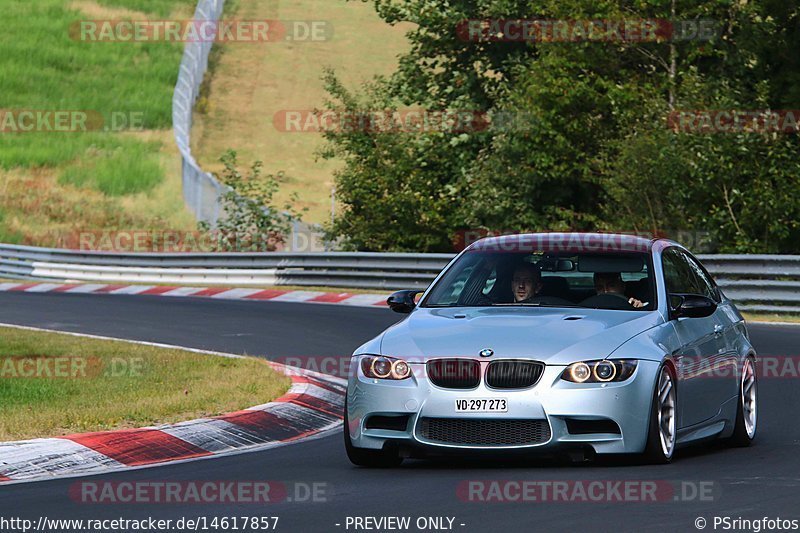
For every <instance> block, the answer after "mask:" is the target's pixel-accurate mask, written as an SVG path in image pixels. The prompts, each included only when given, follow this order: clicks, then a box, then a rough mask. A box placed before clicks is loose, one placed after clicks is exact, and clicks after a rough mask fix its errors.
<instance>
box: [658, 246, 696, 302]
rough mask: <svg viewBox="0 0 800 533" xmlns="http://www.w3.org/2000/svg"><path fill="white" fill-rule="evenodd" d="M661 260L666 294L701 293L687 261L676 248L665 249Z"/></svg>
mask: <svg viewBox="0 0 800 533" xmlns="http://www.w3.org/2000/svg"><path fill="white" fill-rule="evenodd" d="M661 262H662V265H663V267H664V282H665V283H666V285H667V293H668V294H675V293H692V294H703V293H702V292H700V291H701V289H700V284H699V280H698V279H697V276H695V275H694V273H693V272H692V270H691V268H690V267H689V263H688V262H687V261H686V259H685V258H684V257H683V254H682V253H680V251H679V250H678V249H677V248H669V249H667V250H665V251H664V253H663V254H661Z"/></svg>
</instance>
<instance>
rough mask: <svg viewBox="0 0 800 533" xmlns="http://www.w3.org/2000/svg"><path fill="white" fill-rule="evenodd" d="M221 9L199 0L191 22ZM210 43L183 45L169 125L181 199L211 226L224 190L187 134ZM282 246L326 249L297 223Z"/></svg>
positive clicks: (317, 235)
mask: <svg viewBox="0 0 800 533" xmlns="http://www.w3.org/2000/svg"><path fill="white" fill-rule="evenodd" d="M224 7H225V0H199V2H198V3H197V9H196V10H195V14H194V20H202V21H219V20H220V17H221V16H222V12H223V9H224ZM215 27H216V26H215ZM213 44H214V39H202V40H199V41H196V42H188V43H186V47H185V48H184V51H183V59H182V60H181V67H180V72H179V74H178V83H177V84H176V85H175V93H174V94H173V97H172V124H173V128H174V130H175V142H176V143H177V145H178V150H180V153H181V179H182V183H183V199H184V201H185V202H186V205H187V206H188V207H189V209H190V210H191V211H192V213H193V214H194V216H195V217H196V218H197V220H199V221H202V222H206V223H208V224H209V225H210V226H211V227H214V226H216V224H217V221H218V220H219V219H220V217H222V216H224V212H223V211H224V210H223V208H222V197H223V195H224V194H225V193H226V192H227V191H228V187H227V186H225V185H223V184H221V183H220V182H219V181H217V179H216V178H215V177H214V176H213V175H212V174H210V173H208V172H205V171H204V170H203V169H202V168H200V165H198V163H197V160H196V159H195V158H194V156H193V155H192V148H191V132H192V111H193V109H194V104H195V102H196V101H197V97H198V96H199V95H200V88H201V87H202V85H203V78H204V77H205V74H206V71H207V70H208V56H209V54H210V53H211V47H212V46H213ZM286 245H287V250H289V251H298V252H319V251H324V250H327V249H328V246H329V245H328V244H326V243H324V242H323V239H322V233H321V232H320V231H319V229H318V228H316V227H314V226H311V225H309V224H305V223H303V222H299V221H297V222H294V223H293V224H292V234H291V235H289V236H288V239H286Z"/></svg>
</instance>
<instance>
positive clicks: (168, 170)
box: [0, 0, 196, 246]
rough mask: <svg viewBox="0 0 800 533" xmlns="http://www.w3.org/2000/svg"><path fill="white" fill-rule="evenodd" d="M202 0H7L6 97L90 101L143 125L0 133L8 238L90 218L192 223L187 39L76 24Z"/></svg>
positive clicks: (163, 13)
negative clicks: (185, 190)
mask: <svg viewBox="0 0 800 533" xmlns="http://www.w3.org/2000/svg"><path fill="white" fill-rule="evenodd" d="M195 4H196V2H195V0H6V1H5V2H3V15H4V17H5V23H6V24H5V31H4V34H3V54H2V55H0V72H2V75H1V76H0V109H3V110H18V111H19V110H40V111H54V110H69V111H86V112H90V113H91V115H90V116H92V117H96V116H98V115H99V116H101V117H103V119H104V120H105V121H106V122H105V124H106V125H107V124H109V123H110V120H111V117H113V116H115V114H124V115H125V116H131V114H134V113H135V114H136V115H135V116H136V117H137V118H140V119H141V121H142V124H141V130H142V131H139V132H114V131H104V130H103V128H100V129H99V131H90V132H59V133H56V132H53V133H48V132H36V133H15V134H11V133H0V209H3V210H4V212H5V216H4V217H3V218H2V220H0V241H6V242H9V241H11V242H22V243H24V244H33V245H43V246H52V245H56V244H57V243H58V241H59V240H60V239H61V240H63V238H64V237H63V235H64V234H71V233H75V232H77V231H82V230H104V229H109V230H114V229H123V230H124V229H133V228H136V229H142V228H152V229H158V228H163V229H191V228H192V227H194V224H195V223H194V220H193V218H192V216H191V215H190V213H189V212H188V211H187V210H186V208H185V206H184V205H183V201H182V198H181V191H180V159H179V155H178V153H177V150H176V149H175V146H174V140H173V138H172V134H171V127H172V93H173V89H174V86H175V83H176V80H177V76H178V68H179V65H180V59H181V55H182V51H183V44H182V43H168V42H144V43H114V42H98V43H91V42H82V41H79V40H76V38H75V35H76V33H75V31H74V30H75V28H76V26H75V24H76V23H78V22H79V21H81V20H96V19H105V18H108V19H118V18H130V19H134V20H142V19H147V18H149V19H156V20H164V19H167V18H174V19H188V18H191V15H192V13H193V12H194V6H195ZM71 30H72V32H71ZM116 116H119V115H116ZM90 122H91V119H90ZM137 129H139V128H137Z"/></svg>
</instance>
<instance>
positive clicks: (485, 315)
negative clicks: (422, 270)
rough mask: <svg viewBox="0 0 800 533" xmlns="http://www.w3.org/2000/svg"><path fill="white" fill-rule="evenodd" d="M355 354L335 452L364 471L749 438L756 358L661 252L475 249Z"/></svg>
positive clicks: (518, 242) (712, 291)
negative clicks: (422, 460)
mask: <svg viewBox="0 0 800 533" xmlns="http://www.w3.org/2000/svg"><path fill="white" fill-rule="evenodd" d="M420 292H422V291H410V290H409V291H400V292H397V293H395V294H393V295H392V296H391V297H390V298H389V300H388V304H389V306H390V307H391V308H392V309H393V310H394V311H397V312H399V313H405V314H407V315H408V316H407V317H405V318H404V319H403V320H401V321H400V322H398V323H397V324H395V325H394V326H392V327H390V328H389V329H387V330H386V331H384V332H383V333H381V334H380V335H379V336H377V337H376V338H374V339H372V340H370V341H369V342H367V343H365V344H364V345H363V346H361V347H360V348H358V350H356V352H355V353H354V354H353V356H352V357H353V359H352V361H351V362H352V364H351V369H352V371H351V372H350V378H349V383H348V388H347V399H346V405H345V431H344V440H345V448H346V450H347V455H348V457H349V458H350V460H351V461H352V462H353V463H354V464H356V465H360V466H373V467H388V466H396V465H399V464H400V463H401V462H402V461H403V459H404V458H406V457H418V456H426V455H432V454H437V455H439V454H448V453H456V452H457V453H477V452H478V451H482V450H495V451H500V452H511V451H514V452H521V453H535V452H545V451H547V452H552V451H557V452H560V451H566V452H569V453H571V454H577V453H580V454H584V455H585V454H589V455H594V454H642V456H643V457H644V458H646V460H647V461H649V462H654V463H667V462H670V461H671V460H672V457H673V454H674V452H675V449H676V448H677V447H679V446H682V445H684V444H688V443H691V442H696V441H700V440H709V439H717V438H718V439H725V440H726V441H727V442H729V443H730V444H731V445H735V446H747V445H749V444H750V443H751V442H752V441H753V439H754V437H755V434H756V422H757V409H756V393H757V387H756V372H755V368H756V366H755V365H756V353H755V350H754V349H753V346H752V345H751V343H750V341H749V339H748V334H747V329H746V327H745V322H744V319H743V318H742V316H741V314H740V313H739V311H738V310H737V309H736V306H735V305H734V304H733V303H732V302H731V301H730V300H729V299H728V298H726V297H725V295H724V294H723V293H722V291H721V290H720V289H719V287H717V285H716V284H715V282H714V280H713V279H712V277H711V276H710V275H709V274H708V272H707V270H706V269H705V268H704V267H703V265H702V264H701V263H700V262H699V261H698V260H697V259H696V258H695V257H694V256H693V255H692V254H691V253H690V252H689V251H688V250H687V249H686V248H684V247H683V246H681V245H680V244H678V243H676V242H672V241H669V240H665V239H645V238H641V237H633V236H627V235H615V234H597V233H541V234H525V235H510V236H503V237H494V238H488V239H483V240H480V241H478V242H476V243H474V244H472V245H471V246H469V247H468V248H466V249H465V250H464V251H463V252H461V253H460V254H459V255H458V256H457V257H456V258H455V259H453V260H452V261H451V262H450V264H448V265H447V267H445V268H444V270H443V271H442V272H441V273H440V274H439V275H438V277H437V278H436V279H435V280H434V282H433V283H432V284H431V285H430V286H429V287H428V289H427V290H425V291H424V293H423V294H422V295H421V297H419V293H420Z"/></svg>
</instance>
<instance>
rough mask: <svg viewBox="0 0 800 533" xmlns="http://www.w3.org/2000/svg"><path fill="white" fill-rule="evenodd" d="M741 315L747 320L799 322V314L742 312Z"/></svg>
mask: <svg viewBox="0 0 800 533" xmlns="http://www.w3.org/2000/svg"><path fill="white" fill-rule="evenodd" d="M742 316H744V318H745V320H747V321H748V322H792V323H796V324H800V315H776V314H765V313H746V312H743V313H742Z"/></svg>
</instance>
